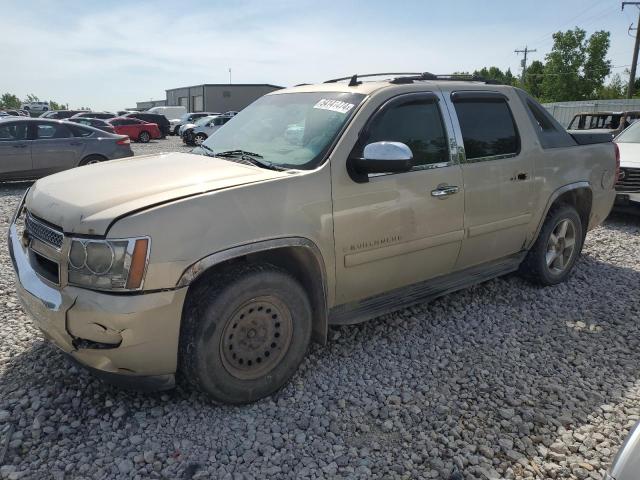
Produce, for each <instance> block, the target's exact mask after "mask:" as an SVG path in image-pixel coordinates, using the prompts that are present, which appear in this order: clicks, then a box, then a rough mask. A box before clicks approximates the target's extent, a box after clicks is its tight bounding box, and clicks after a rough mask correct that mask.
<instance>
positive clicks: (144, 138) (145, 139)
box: [138, 131, 151, 143]
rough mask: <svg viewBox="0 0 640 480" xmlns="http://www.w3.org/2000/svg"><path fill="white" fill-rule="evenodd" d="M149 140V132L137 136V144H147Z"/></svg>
mask: <svg viewBox="0 0 640 480" xmlns="http://www.w3.org/2000/svg"><path fill="white" fill-rule="evenodd" d="M149 140H151V135H149V132H146V131H142V132H140V135H139V136H138V141H139V142H142V143H149Z"/></svg>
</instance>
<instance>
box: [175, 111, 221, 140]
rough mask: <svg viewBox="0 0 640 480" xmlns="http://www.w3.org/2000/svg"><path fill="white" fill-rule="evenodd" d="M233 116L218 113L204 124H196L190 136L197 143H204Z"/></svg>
mask: <svg viewBox="0 0 640 480" xmlns="http://www.w3.org/2000/svg"><path fill="white" fill-rule="evenodd" d="M232 118H233V117H227V116H224V115H218V116H216V117H213V118H212V119H211V120H209V121H207V122H205V123H203V124H202V125H198V126H194V127H193V130H192V132H191V136H190V138H192V139H193V143H194V144H195V145H202V144H203V143H204V141H205V140H206V139H207V138H209V137H210V136H211V135H212V134H213V133H214V132H215V131H216V130H218V129H219V128H220V127H222V126H223V125H224V124H225V123H227V122H228V121H229V120H231V119H232ZM183 140H184V137H183Z"/></svg>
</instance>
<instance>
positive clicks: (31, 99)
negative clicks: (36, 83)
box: [25, 93, 40, 102]
mask: <svg viewBox="0 0 640 480" xmlns="http://www.w3.org/2000/svg"><path fill="white" fill-rule="evenodd" d="M39 101H40V99H39V98H38V97H37V96H36V95H34V94H33V93H30V94H29V95H27V99H26V100H25V102H39Z"/></svg>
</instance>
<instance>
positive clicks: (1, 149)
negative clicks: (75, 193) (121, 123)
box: [0, 117, 133, 180]
mask: <svg viewBox="0 0 640 480" xmlns="http://www.w3.org/2000/svg"><path fill="white" fill-rule="evenodd" d="M132 155H133V151H132V150H131V145H130V141H129V138H127V137H125V136H123V135H115V134H109V133H105V132H103V131H100V130H97V129H95V128H92V127H86V126H84V125H75V124H72V123H69V122H66V121H61V120H48V119H44V120H43V119H39V118H24V117H3V118H0V179H1V180H16V179H27V178H38V177H43V176H45V175H50V174H52V173H55V172H60V171H62V170H66V169H69V168H73V167H77V166H80V165H88V164H91V163H98V162H101V161H104V160H113V159H116V158H125V157H130V156H132Z"/></svg>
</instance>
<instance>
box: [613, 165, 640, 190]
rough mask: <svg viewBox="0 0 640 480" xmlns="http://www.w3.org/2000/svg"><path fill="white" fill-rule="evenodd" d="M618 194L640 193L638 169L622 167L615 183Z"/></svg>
mask: <svg viewBox="0 0 640 480" xmlns="http://www.w3.org/2000/svg"><path fill="white" fill-rule="evenodd" d="M616 190H617V191H618V192H640V168H628V167H622V168H621V169H620V177H619V178H618V182H617V183H616Z"/></svg>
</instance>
